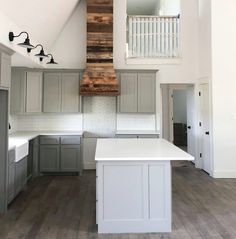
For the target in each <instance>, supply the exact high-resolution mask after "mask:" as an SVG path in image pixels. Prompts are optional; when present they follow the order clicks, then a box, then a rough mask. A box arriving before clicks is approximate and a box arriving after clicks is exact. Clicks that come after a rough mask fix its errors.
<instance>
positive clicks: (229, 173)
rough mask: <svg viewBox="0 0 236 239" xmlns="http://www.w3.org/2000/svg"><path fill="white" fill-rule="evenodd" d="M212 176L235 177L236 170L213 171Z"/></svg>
mask: <svg viewBox="0 0 236 239" xmlns="http://www.w3.org/2000/svg"><path fill="white" fill-rule="evenodd" d="M212 176H213V178H236V171H214V172H213V174H212Z"/></svg>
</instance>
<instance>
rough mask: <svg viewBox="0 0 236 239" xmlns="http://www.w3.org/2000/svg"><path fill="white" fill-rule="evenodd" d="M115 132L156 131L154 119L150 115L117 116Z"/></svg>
mask: <svg viewBox="0 0 236 239" xmlns="http://www.w3.org/2000/svg"><path fill="white" fill-rule="evenodd" d="M117 130H156V117H155V115H152V114H118V115H117Z"/></svg>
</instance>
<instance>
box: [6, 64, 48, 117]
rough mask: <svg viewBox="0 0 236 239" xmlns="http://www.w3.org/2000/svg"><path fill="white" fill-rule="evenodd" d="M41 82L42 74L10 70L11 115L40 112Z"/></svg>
mask: <svg viewBox="0 0 236 239" xmlns="http://www.w3.org/2000/svg"><path fill="white" fill-rule="evenodd" d="M42 81H43V79H42V72H33V71H32V72H30V71H25V70H21V69H13V70H12V77H11V93H10V94H11V100H10V111H11V114H23V113H40V112H42Z"/></svg>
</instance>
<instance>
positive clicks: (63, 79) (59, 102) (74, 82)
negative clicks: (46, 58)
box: [43, 72, 80, 113]
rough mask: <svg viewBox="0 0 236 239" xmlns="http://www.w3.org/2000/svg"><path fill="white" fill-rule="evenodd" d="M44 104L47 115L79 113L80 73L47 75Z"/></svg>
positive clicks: (45, 77) (45, 75) (45, 78)
mask: <svg viewBox="0 0 236 239" xmlns="http://www.w3.org/2000/svg"><path fill="white" fill-rule="evenodd" d="M43 102H44V104H43V105H44V107H43V111H44V112H46V113H59V112H63V113H76V112H79V111H80V97H79V73H52V72H51V73H45V74H44V97H43Z"/></svg>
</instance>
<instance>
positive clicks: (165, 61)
mask: <svg viewBox="0 0 236 239" xmlns="http://www.w3.org/2000/svg"><path fill="white" fill-rule="evenodd" d="M181 63H182V58H174V59H171V58H126V64H127V65H140V64H146V65H180V64H181Z"/></svg>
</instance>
